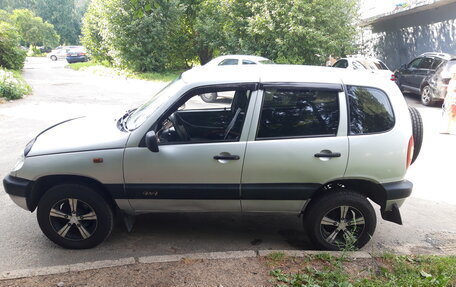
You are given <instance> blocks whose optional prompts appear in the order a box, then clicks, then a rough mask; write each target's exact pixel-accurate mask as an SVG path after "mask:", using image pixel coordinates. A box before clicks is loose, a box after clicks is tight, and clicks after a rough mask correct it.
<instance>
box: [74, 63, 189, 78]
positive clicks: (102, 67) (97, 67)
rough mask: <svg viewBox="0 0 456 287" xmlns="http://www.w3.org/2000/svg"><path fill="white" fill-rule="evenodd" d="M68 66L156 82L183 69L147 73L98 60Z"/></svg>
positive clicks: (176, 74) (173, 76)
mask: <svg viewBox="0 0 456 287" xmlns="http://www.w3.org/2000/svg"><path fill="white" fill-rule="evenodd" d="M67 67H68V68H70V69H73V70H76V71H89V72H92V73H95V74H97V75H108V76H114V75H116V76H122V77H126V78H132V79H140V80H147V81H155V82H169V81H172V80H174V79H175V78H177V77H178V76H179V75H180V74H181V73H182V71H170V72H162V73H158V72H146V73H139V72H133V71H128V70H122V69H118V68H113V67H110V66H108V65H106V64H100V63H97V62H92V61H89V62H84V63H74V64H69V65H67Z"/></svg>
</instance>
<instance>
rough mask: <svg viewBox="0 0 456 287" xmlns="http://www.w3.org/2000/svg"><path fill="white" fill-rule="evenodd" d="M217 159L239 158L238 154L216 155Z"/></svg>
mask: <svg viewBox="0 0 456 287" xmlns="http://www.w3.org/2000/svg"><path fill="white" fill-rule="evenodd" d="M214 159H215V160H239V159H240V157H239V156H238V155H214Z"/></svg>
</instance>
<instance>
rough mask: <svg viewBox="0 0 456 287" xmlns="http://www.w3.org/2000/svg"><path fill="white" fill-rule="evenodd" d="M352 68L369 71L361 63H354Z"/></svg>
mask: <svg viewBox="0 0 456 287" xmlns="http://www.w3.org/2000/svg"><path fill="white" fill-rule="evenodd" d="M352 66H353V69H354V70H367V68H366V66H365V65H363V64H362V63H361V62H359V61H352Z"/></svg>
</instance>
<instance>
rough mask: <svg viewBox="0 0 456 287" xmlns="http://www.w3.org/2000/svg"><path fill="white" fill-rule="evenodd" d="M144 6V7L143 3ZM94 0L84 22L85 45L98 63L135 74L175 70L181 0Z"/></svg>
mask: <svg viewBox="0 0 456 287" xmlns="http://www.w3.org/2000/svg"><path fill="white" fill-rule="evenodd" d="M139 2H141V3H139ZM157 3H158V2H156V1H155V0H143V1H139V0H138V1H136V2H135V1H123V0H93V1H92V2H91V4H90V6H89V8H88V11H87V14H86V17H85V19H84V22H83V34H84V37H83V38H82V43H83V44H84V46H86V47H87V49H88V50H89V51H90V52H91V55H92V57H93V58H94V59H95V60H97V61H103V60H106V61H108V62H110V63H111V64H112V65H113V66H115V67H119V68H128V69H132V70H135V71H140V72H143V71H163V70H167V69H172V68H174V67H172V65H171V64H172V63H173V62H174V51H173V50H172V45H171V44H170V43H172V42H173V39H174V35H175V34H176V33H177V31H178V30H179V28H180V26H179V15H180V9H181V6H180V5H179V3H178V2H177V0H161V1H159V3H158V4H157Z"/></svg>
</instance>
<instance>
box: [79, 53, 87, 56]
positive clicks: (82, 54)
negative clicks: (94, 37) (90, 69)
mask: <svg viewBox="0 0 456 287" xmlns="http://www.w3.org/2000/svg"><path fill="white" fill-rule="evenodd" d="M85 54H86V53H79V54H78V56H85Z"/></svg>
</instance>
